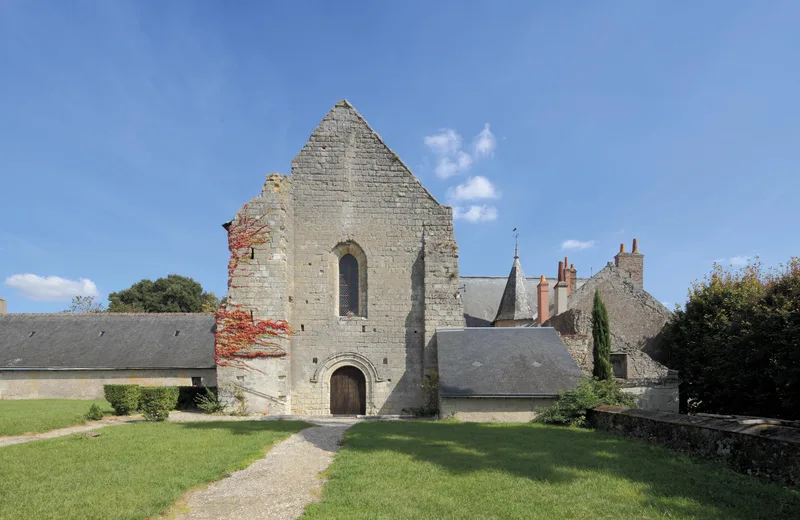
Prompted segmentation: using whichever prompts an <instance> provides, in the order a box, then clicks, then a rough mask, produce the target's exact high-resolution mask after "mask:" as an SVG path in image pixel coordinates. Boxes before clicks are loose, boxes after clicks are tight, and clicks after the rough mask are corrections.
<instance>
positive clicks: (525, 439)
mask: <svg viewBox="0 0 800 520" xmlns="http://www.w3.org/2000/svg"><path fill="white" fill-rule="evenodd" d="M327 476H328V477H329V480H328V482H327V483H326V485H325V488H324V490H323V499H322V501H321V502H319V503H316V504H311V505H309V506H308V508H307V509H306V514H305V516H304V517H303V518H306V519H321V518H324V519H348V520H351V519H362V518H363V519H367V518H381V519H391V518H398V519H399V518H403V519H406V518H436V519H462V518H481V519H484V518H491V519H506V518H508V519H517V518H532V519H561V518H593V519H594V518H614V519H634V518H635V519H642V518H648V519H654V518H698V519H741V520H752V519H756V518H770V519H778V518H780V519H784V518H785V519H790V518H792V519H797V518H800V496H798V493H797V492H796V491H793V490H791V489H787V488H785V487H782V486H779V485H774V484H764V483H762V482H760V481H758V480H757V479H755V478H752V477H748V476H746V475H741V474H738V473H735V472H733V471H732V470H730V469H728V468H727V467H725V466H724V465H722V464H721V463H716V462H709V461H702V460H696V459H691V458H688V457H684V456H676V455H675V454H673V453H671V452H669V451H667V450H665V449H663V448H660V447H658V446H651V445H649V444H647V443H644V442H640V441H635V440H631V439H626V438H622V437H615V436H611V435H608V434H605V433H602V432H595V431H591V430H582V429H577V428H561V427H553V426H544V425H539V424H463V423H462V424H459V423H449V424H443V423H434V422H382V423H361V424H357V425H355V426H353V427H352V428H351V429H350V430H349V431H348V434H347V438H346V442H345V445H344V446H343V447H342V449H341V450H340V451H339V453H338V454H337V456H336V459H335V460H334V463H333V465H332V466H331V467H330V468H329V469H328V472H327Z"/></svg>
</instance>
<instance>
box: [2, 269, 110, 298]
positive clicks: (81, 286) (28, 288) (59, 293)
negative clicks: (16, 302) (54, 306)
mask: <svg viewBox="0 0 800 520" xmlns="http://www.w3.org/2000/svg"><path fill="white" fill-rule="evenodd" d="M5 283H6V285H7V286H9V287H11V288H12V289H16V290H17V291H19V293H20V294H21V295H22V296H23V297H25V298H27V299H29V300H34V301H40V302H61V301H70V300H71V299H72V298H73V297H74V296H97V295H98V294H99V293H98V291H97V286H96V285H95V284H94V282H93V281H91V280H89V279H86V278H81V279H80V280H77V281H76V280H67V279H66V278H61V277H59V276H38V275H35V274H29V273H27V274H14V275H11V276H9V277H8V278H6V282H5Z"/></svg>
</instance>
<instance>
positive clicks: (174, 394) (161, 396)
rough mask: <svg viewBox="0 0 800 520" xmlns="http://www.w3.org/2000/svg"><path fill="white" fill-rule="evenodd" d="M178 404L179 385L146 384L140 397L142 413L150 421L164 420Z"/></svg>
mask: <svg viewBox="0 0 800 520" xmlns="http://www.w3.org/2000/svg"><path fill="white" fill-rule="evenodd" d="M177 404H178V387H177V386H145V387H143V388H142V394H141V397H140V398H139V406H140V408H141V410H142V415H144V418H145V419H146V420H148V421H164V420H166V419H167V417H169V411H170V410H174V409H175V406H176V405H177Z"/></svg>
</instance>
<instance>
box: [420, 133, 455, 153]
mask: <svg viewBox="0 0 800 520" xmlns="http://www.w3.org/2000/svg"><path fill="white" fill-rule="evenodd" d="M425 145H426V146H428V147H429V148H430V149H431V150H433V151H434V152H435V153H437V154H439V155H454V154H455V153H456V152H457V151H459V150H460V149H461V136H460V135H458V132H456V131H455V130H452V129H450V128H443V129H442V130H440V131H439V133H438V134H436V135H429V136H427V137H425Z"/></svg>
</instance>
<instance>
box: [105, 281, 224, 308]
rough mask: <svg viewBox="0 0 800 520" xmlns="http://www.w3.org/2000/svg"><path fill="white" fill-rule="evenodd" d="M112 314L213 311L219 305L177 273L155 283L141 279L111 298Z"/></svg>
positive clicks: (209, 294)
mask: <svg viewBox="0 0 800 520" xmlns="http://www.w3.org/2000/svg"><path fill="white" fill-rule="evenodd" d="M108 300H109V305H108V310H109V311H111V312H213V311H215V310H216V309H217V307H218V306H219V300H218V299H217V297H216V296H214V293H211V292H205V291H203V287H202V286H201V285H200V284H199V283H198V282H196V281H194V280H192V279H191V278H187V277H185V276H179V275H177V274H171V275H168V276H167V277H166V278H159V279H158V280H156V281H155V282H153V281H151V280H142V281H140V282H136V283H135V284H133V285H132V286H130V287H129V288H128V289H125V290H122V291H119V292H114V293H111V294H109V295H108Z"/></svg>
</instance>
